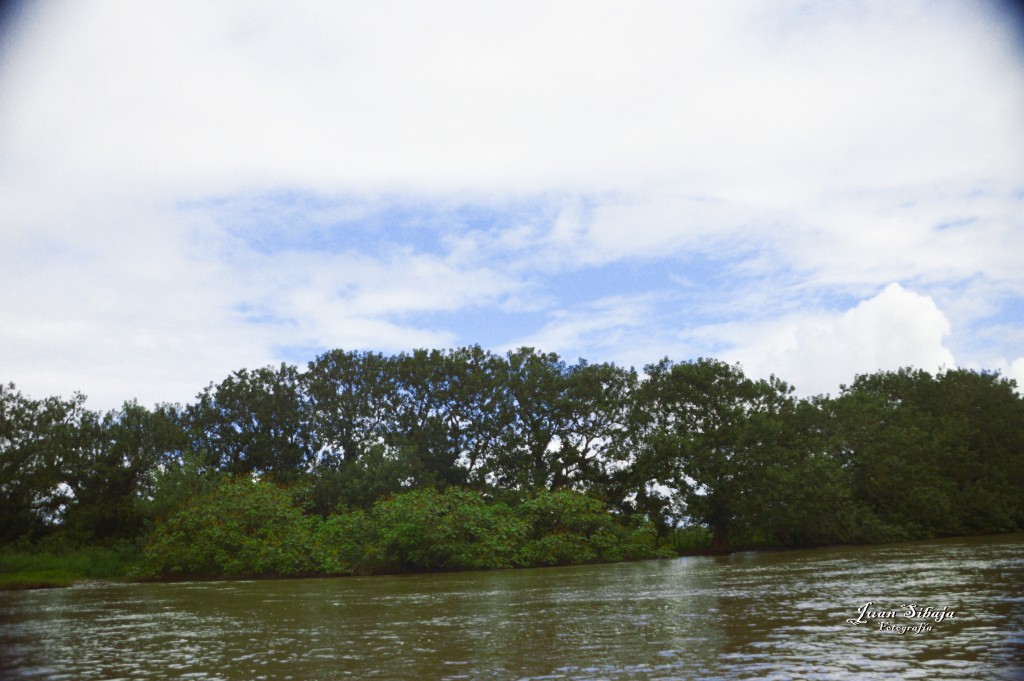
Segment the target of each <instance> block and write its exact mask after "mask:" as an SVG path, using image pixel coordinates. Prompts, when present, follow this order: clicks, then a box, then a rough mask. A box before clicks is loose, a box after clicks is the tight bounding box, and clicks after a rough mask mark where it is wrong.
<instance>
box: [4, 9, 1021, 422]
mask: <svg viewBox="0 0 1024 681" xmlns="http://www.w3.org/2000/svg"><path fill="white" fill-rule="evenodd" d="M1008 7H1009V5H1005V4H999V3H970V4H965V3H959V2H952V1H951V2H931V3H926V2H905V3H898V4H896V5H895V6H887V5H882V4H876V3H843V4H835V3H804V2H790V1H785V0H780V1H778V2H769V3H764V2H757V3H753V2H751V3H747V2H740V3H728V4H689V3H688V4H680V3H671V2H653V3H645V4H643V5H636V4H635V3H618V2H612V3H600V4H596V5H595V4H593V3H572V2H570V3H558V4H554V5H552V4H551V3H533V2H526V3H487V4H486V5H481V4H479V3H468V2H443V3H432V4H430V5H422V4H420V3H408V2H384V3H374V4H373V5H369V6H368V5H365V4H359V3H344V2H343V3H331V4H327V5H324V4H321V3H308V4H307V3H301V2H300V3H295V4H292V5H289V6H288V7H287V8H284V7H281V6H280V5H279V4H275V3H264V2H246V3H241V2H232V1H218V2H211V3H204V4H203V5H202V6H201V7H200V6H191V5H183V4H181V3H173V2H155V3H145V4H139V3H130V2H116V1H109V2H97V3H88V4H77V5H68V4H64V3H45V2H44V3H34V4H28V3H25V4H23V5H20V6H19V9H18V10H17V11H14V12H9V13H8V14H7V15H5V17H6V19H5V25H3V26H2V27H0V28H2V38H3V40H2V41H0V43H2V45H3V47H0V92H3V93H4V94H3V96H2V97H0V269H2V271H3V272H5V274H6V275H7V276H6V277H5V285H6V289H7V290H6V292H5V295H4V296H3V297H2V298H0V380H5V381H7V380H11V381H14V382H16V383H17V384H18V386H19V387H20V388H22V389H23V390H25V391H26V392H29V393H30V394H33V395H46V394H69V393H70V392H71V391H73V390H81V391H83V392H86V393H87V394H89V395H90V398H91V400H90V404H93V405H95V406H102V407H112V406H116V405H117V404H118V402H119V401H121V400H123V399H127V398H131V397H138V398H139V399H140V400H141V401H143V402H144V403H152V402H157V401H187V400H189V399H191V397H192V396H193V395H194V394H195V393H196V392H197V391H198V390H199V389H201V388H202V386H203V385H205V384H206V383H207V382H209V381H212V380H219V379H220V378H222V377H223V376H224V375H226V374H227V373H228V372H229V371H231V370H233V369H235V368H239V367H242V366H249V367H252V366H258V365H262V364H267V363H273V362H279V361H290V362H297V363H300V364H301V363H302V362H304V361H306V360H308V359H311V358H312V356H313V355H314V354H315V353H317V352H320V351H323V350H325V349H328V348H334V347H345V348H352V349H373V350H382V351H386V352H394V351H401V350H405V349H410V348H413V347H421V346H430V347H433V346H452V345H463V344H473V343H480V344H481V345H484V346H485V347H488V348H492V349H496V350H501V349H505V348H508V347H512V346H514V345H516V344H522V343H526V344H533V345H536V346H537V347H541V348H542V349H544V350H546V351H555V352H559V353H561V354H563V356H565V357H566V358H567V359H569V360H570V361H572V360H574V359H575V358H576V357H586V358H587V359H589V360H591V361H605V360H610V361H616V362H620V363H626V364H634V365H637V366H638V367H639V366H641V365H642V364H644V363H646V362H651V361H656V360H657V359H659V358H660V357H662V356H665V355H668V356H671V357H673V358H674V359H679V360H682V359H687V358H691V357H697V356H702V355H703V356H709V355H710V356H718V357H722V358H726V359H730V360H732V359H734V360H737V361H741V362H743V364H744V366H745V367H746V368H747V370H748V373H752V374H757V375H762V374H767V373H776V374H778V375H780V376H781V377H783V378H785V379H787V380H789V381H790V382H792V383H794V384H795V385H796V386H797V387H798V389H799V390H800V391H801V392H803V393H805V394H811V393H815V392H825V391H832V392H834V391H835V390H836V389H837V388H838V385H839V384H840V383H843V382H848V381H850V380H852V378H853V375H854V373H857V372H868V371H872V370H875V369H880V368H895V367H897V366H903V365H908V364H909V365H914V366H919V367H921V368H928V369H937V368H939V367H942V366H947V367H953V366H970V367H978V368H981V367H984V368H991V369H998V370H1001V371H1004V372H1006V373H1007V374H1008V375H1011V376H1016V377H1018V378H1024V376H1022V374H1021V372H1022V369H1024V351H1022V348H1024V303H1022V301H1024V274H1022V271H1021V268H1020V266H1019V262H1020V259H1021V255H1024V224H1022V222H1024V219H1022V217H1021V216H1022V215H1024V211H1022V210H1021V209H1022V207H1024V206H1022V204H1024V164H1022V163H1021V161H1020V159H1022V158H1024V128H1022V127H1021V126H1020V123H1019V121H1021V120H1024V55H1022V51H1021V49H1020V45H1021V44H1024V41H1022V37H1024V36H1022V34H1021V31H1020V26H1021V22H1020V21H1019V17H1017V16H1014V15H1013V14H1012V13H1011V12H1010V10H1009V9H1008Z"/></svg>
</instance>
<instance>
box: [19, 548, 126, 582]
mask: <svg viewBox="0 0 1024 681" xmlns="http://www.w3.org/2000/svg"><path fill="white" fill-rule="evenodd" d="M50 543H51V544H52V542H50ZM138 559H139V553H138V550H137V549H135V548H134V547H132V546H119V547H114V548H104V547H99V546H87V547H81V548H73V549H69V548H60V547H57V548H52V549H51V548H46V547H41V546H35V547H32V548H27V549H16V548H13V547H8V548H5V549H4V551H3V552H0V590H4V589H31V588H42V587H52V586H70V585H71V584H72V583H74V582H77V581H82V580H89V579H121V578H124V577H125V576H126V575H127V574H128V572H129V571H130V570H131V567H132V565H133V564H135V563H136V562H137V561H138Z"/></svg>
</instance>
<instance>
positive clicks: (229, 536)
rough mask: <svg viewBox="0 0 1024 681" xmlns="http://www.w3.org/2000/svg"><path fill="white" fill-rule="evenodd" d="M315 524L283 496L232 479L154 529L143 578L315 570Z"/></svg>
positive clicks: (264, 486) (141, 573) (268, 486)
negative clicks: (313, 539) (313, 557)
mask: <svg viewBox="0 0 1024 681" xmlns="http://www.w3.org/2000/svg"><path fill="white" fill-rule="evenodd" d="M312 530H313V522H312V521H310V520H309V519H307V518H305V517H303V515H302V513H301V512H300V511H299V510H298V509H296V508H295V507H294V506H293V505H292V501H291V498H290V496H289V494H288V493H287V491H285V490H284V489H281V488H279V487H276V486H274V485H272V484H270V483H267V482H257V481H253V480H249V479H244V478H243V479H235V480H231V481H229V482H226V483H223V484H221V485H219V486H217V487H216V488H215V489H214V490H213V491H212V492H210V493H208V494H206V495H205V496H202V497H200V498H198V499H196V500H195V501H194V502H193V503H192V504H191V505H189V506H188V507H186V508H184V509H182V510H181V511H179V512H178V513H175V514H174V515H172V516H171V517H170V518H169V519H168V520H167V521H166V522H164V523H162V524H160V525H158V526H157V528H156V530H155V531H154V532H153V536H152V538H151V540H150V541H149V543H148V544H147V545H146V547H145V549H144V550H143V561H142V565H141V568H140V570H139V576H142V577H165V578H166V577H172V578H173V577H261V576H272V575H282V576H287V575H298V574H303V573H310V572H312V571H313V569H314V565H313V561H312V559H311V557H310V554H311V551H310V549H311V543H312V541H311V535H312Z"/></svg>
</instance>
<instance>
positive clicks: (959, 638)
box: [0, 535, 1024, 681]
mask: <svg viewBox="0 0 1024 681" xmlns="http://www.w3.org/2000/svg"><path fill="white" fill-rule="evenodd" d="M868 603H870V604H871V605H870V606H867V607H865V605H866V604H868ZM911 606H913V610H911ZM926 608H927V609H929V610H926ZM862 612H863V614H862ZM908 614H911V615H913V616H912V617H907V615H908ZM922 615H923V616H922ZM851 620H852V621H853V622H856V621H857V620H862V623H852V622H851ZM1022 665H1024V536H1021V535H1012V536H998V537H984V538H975V539H955V540H942V541H934V542H921V543H912V544H900V545H885V546H874V547H844V548H832V549H817V550H808V551H790V552H778V553H738V554H734V555H731V556H724V557H693V558H681V559H678V560H664V561H651V562H642V563H624V564H615V565H593V566H583V567H572V568H545V569H532V570H507V571H495V572H464V573H451V574H435V575H407V576H396V577H366V578H342V579H308V580H267V581H251V582H205V583H178V584H92V585H79V586H75V587H73V588H69V589H53V590H41V591H29V592H6V593H0V677H2V678H16V679H22V678H23V679H48V680H55V679H68V680H74V681H82V680H87V679H105V680H111V679H239V680H243V679H244V680H246V681H249V680H253V679H295V680H297V681H301V680H307V679H374V678H381V679H704V678H716V679H793V678H798V679H850V678H887V679H893V678H898V679H916V678H917V679H985V680H989V679H1020V678H1024V671H1022V670H1024V666H1022Z"/></svg>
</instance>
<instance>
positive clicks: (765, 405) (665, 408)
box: [638, 359, 792, 549]
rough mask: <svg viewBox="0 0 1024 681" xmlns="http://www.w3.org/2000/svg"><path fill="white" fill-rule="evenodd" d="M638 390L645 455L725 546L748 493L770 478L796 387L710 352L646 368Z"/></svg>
mask: <svg viewBox="0 0 1024 681" xmlns="http://www.w3.org/2000/svg"><path fill="white" fill-rule="evenodd" d="M646 371H647V374H648V379H647V381H646V382H645V384H644V386H643V388H642V389H641V391H640V395H639V398H638V399H640V404H641V405H642V406H641V409H643V410H645V411H646V412H647V413H648V416H647V421H646V424H644V426H645V430H646V432H647V438H646V444H645V446H646V447H648V448H649V451H647V452H645V453H644V454H643V455H642V460H644V461H645V462H650V463H649V464H648V465H650V466H652V468H653V469H655V470H658V471H659V473H661V474H663V475H664V474H666V473H667V478H666V479H664V480H660V482H661V483H662V484H665V485H667V486H668V487H670V488H672V489H673V490H674V493H675V495H677V497H678V498H679V499H680V501H681V502H682V505H683V506H684V507H685V509H686V513H687V515H688V516H689V517H690V518H692V519H694V520H697V521H698V522H701V523H704V524H706V525H707V526H708V527H709V528H710V529H711V531H712V533H713V540H712V544H713V546H714V548H716V549H725V548H726V547H727V546H728V545H729V543H730V540H731V537H732V535H733V534H734V533H735V531H736V530H737V529H740V528H741V527H742V519H743V517H744V513H745V512H746V511H747V510H748V506H747V504H746V499H747V498H749V497H750V493H751V491H752V490H754V489H756V488H757V487H758V486H762V485H764V484H765V478H764V477H763V475H762V472H763V471H765V470H768V469H770V468H771V466H772V465H773V458H774V456H775V455H776V454H778V452H780V451H781V449H780V447H779V446H778V438H779V437H780V435H781V432H782V420H781V419H782V414H783V412H784V411H786V410H789V409H792V397H791V393H792V388H790V387H789V386H788V385H786V384H785V383H784V382H782V381H780V380H778V379H776V378H775V377H772V378H771V379H769V380H767V381H765V380H761V381H752V380H750V379H748V378H746V377H745V376H744V375H743V372H742V370H741V369H740V367H739V366H738V365H729V364H726V363H724V362H720V361H717V360H711V359H698V360H696V361H694V362H686V363H680V364H674V363H672V362H671V361H669V360H668V359H665V360H663V361H661V362H659V363H658V364H653V365H650V366H648V367H646Z"/></svg>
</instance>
